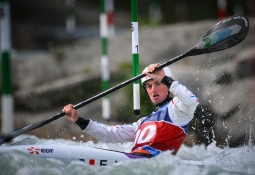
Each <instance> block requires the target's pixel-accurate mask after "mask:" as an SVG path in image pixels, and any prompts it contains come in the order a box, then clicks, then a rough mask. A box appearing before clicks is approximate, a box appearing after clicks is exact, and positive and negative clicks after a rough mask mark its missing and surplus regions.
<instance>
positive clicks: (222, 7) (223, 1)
mask: <svg viewBox="0 0 255 175" xmlns="http://www.w3.org/2000/svg"><path fill="white" fill-rule="evenodd" d="M226 9H227V0H218V18H219V19H224V18H226V17H227V10H226Z"/></svg>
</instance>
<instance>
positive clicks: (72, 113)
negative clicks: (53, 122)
mask: <svg viewBox="0 0 255 175" xmlns="http://www.w3.org/2000/svg"><path fill="white" fill-rule="evenodd" d="M62 112H64V113H66V117H67V118H68V120H70V121H71V122H73V123H75V122H76V121H77V120H78V118H79V115H78V112H77V111H76V109H74V108H73V105H72V104H68V105H66V106H64V108H63V109H62Z"/></svg>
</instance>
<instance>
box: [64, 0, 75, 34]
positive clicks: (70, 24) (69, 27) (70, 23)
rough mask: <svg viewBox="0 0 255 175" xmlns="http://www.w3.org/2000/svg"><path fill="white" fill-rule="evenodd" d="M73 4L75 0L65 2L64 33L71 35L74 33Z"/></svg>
mask: <svg viewBox="0 0 255 175" xmlns="http://www.w3.org/2000/svg"><path fill="white" fill-rule="evenodd" d="M74 3H75V0H66V1H65V4H66V9H67V12H66V31H67V32H68V33H69V34H73V33H74V31H75V16H74Z"/></svg>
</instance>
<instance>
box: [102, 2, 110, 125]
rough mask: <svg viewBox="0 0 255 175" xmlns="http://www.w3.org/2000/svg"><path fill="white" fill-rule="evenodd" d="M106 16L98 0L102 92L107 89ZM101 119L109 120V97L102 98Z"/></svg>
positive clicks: (103, 6)
mask: <svg viewBox="0 0 255 175" xmlns="http://www.w3.org/2000/svg"><path fill="white" fill-rule="evenodd" d="M107 34H108V26H107V15H106V12H105V0H100V37H101V45H102V56H101V73H102V75H101V77H102V90H103V91H106V90H107V89H108V88H109V79H110V73H109V63H108V56H107V36H108V35H107ZM102 117H103V119H105V120H108V119H110V100H109V96H104V97H103V98H102Z"/></svg>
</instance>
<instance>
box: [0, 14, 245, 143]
mask: <svg viewBox="0 0 255 175" xmlns="http://www.w3.org/2000/svg"><path fill="white" fill-rule="evenodd" d="M248 30H249V20H248V18H247V17H245V16H242V15H239V16H231V17H229V18H226V19H224V20H222V21H220V22H218V23H217V24H216V25H214V26H213V27H212V28H211V29H209V30H208V31H207V32H206V33H205V34H204V35H203V36H202V37H201V38H199V40H198V41H197V42H195V44H194V45H193V46H192V47H191V48H190V49H189V50H188V51H186V52H185V53H184V54H182V55H179V56H177V57H175V58H173V59H171V60H169V61H167V62H165V63H163V64H161V65H159V66H158V67H157V68H156V69H155V71H157V70H159V69H162V68H163V67H166V66H168V65H170V64H172V63H174V62H176V61H178V60H180V59H182V58H185V57H187V56H194V55H200V54H205V53H211V52H217V51H220V50H224V49H228V48H230V47H233V46H235V45H237V44H239V43H240V42H241V41H243V40H244V38H245V37H246V35H247V33H248ZM144 76H145V74H140V75H138V76H136V77H133V78H131V79H129V80H127V81H125V82H123V83H120V84H119V85H116V86H114V87H112V88H110V89H108V90H106V91H104V92H102V93H100V94H98V95H96V96H94V97H92V98H89V99H87V100H85V101H83V102H81V103H78V104H76V105H74V109H78V108H80V107H82V106H85V105H86V104H89V103H91V102H93V101H95V100H97V99H99V98H101V97H103V96H105V95H107V94H110V93H111V92H114V91H116V90H118V89H120V88H122V87H124V86H126V85H128V84H130V83H132V82H134V81H136V80H139V79H141V78H143V77H144ZM63 116H65V113H63V112H62V113H58V114H57V115H55V116H54V117H52V118H49V119H47V120H43V121H40V122H37V123H33V124H31V125H28V126H24V127H22V128H19V129H17V130H15V131H13V132H12V133H11V134H10V135H8V136H3V137H1V138H0V145H2V144H4V143H6V142H8V141H10V140H11V139H13V138H15V137H17V136H19V135H21V134H24V133H26V132H29V131H32V130H34V129H36V128H39V127H41V126H44V125H46V124H48V123H50V122H52V121H54V120H57V119H58V118H60V117H63Z"/></svg>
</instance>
